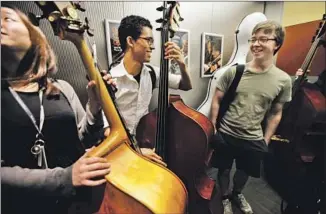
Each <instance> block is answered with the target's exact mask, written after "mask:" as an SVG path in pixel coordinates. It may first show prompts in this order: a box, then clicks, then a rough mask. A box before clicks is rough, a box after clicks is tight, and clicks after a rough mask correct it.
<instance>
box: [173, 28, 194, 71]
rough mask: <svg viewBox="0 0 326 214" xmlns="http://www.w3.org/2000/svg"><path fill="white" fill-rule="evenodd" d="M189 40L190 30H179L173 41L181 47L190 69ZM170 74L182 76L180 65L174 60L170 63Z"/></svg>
mask: <svg viewBox="0 0 326 214" xmlns="http://www.w3.org/2000/svg"><path fill="white" fill-rule="evenodd" d="M189 38H190V32H189V30H184V29H179V30H178V31H176V32H175V34H174V36H173V37H172V39H171V41H172V42H174V43H176V44H177V45H178V46H179V48H180V50H181V53H182V55H183V57H184V60H185V63H186V65H187V67H188V69H190V68H189V55H190V52H189V51H190V49H189V47H190V43H189ZM170 72H171V73H173V74H180V68H179V65H178V63H177V62H176V61H174V60H172V61H171V63H170Z"/></svg>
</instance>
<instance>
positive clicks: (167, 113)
mask: <svg viewBox="0 0 326 214" xmlns="http://www.w3.org/2000/svg"><path fill="white" fill-rule="evenodd" d="M169 4H170V6H169V8H167V3H166V2H164V5H163V6H162V7H159V8H158V9H157V10H158V11H163V18H161V19H159V20H158V22H161V23H162V26H161V28H159V30H161V44H162V47H161V67H160V80H159V81H160V82H159V95H158V97H159V102H158V108H157V109H156V110H154V111H153V112H150V113H149V114H147V115H145V116H144V117H142V118H141V120H140V122H139V124H138V126H137V129H136V138H137V141H138V142H139V143H140V144H141V145H142V147H150V148H155V152H156V153H157V154H158V155H160V156H161V157H162V158H163V161H165V162H167V165H168V168H169V169H170V170H172V171H173V172H174V173H176V175H178V177H180V178H181V180H182V181H183V182H184V183H185V185H186V188H187V190H188V193H189V200H188V205H189V206H188V209H187V211H188V213H210V212H209V211H208V210H209V208H208V206H206V207H203V206H200V205H201V204H202V203H201V200H204V199H203V197H202V195H201V194H200V193H201V190H198V189H200V187H199V186H198V184H199V185H200V182H199V180H200V178H199V177H200V175H201V174H202V172H203V171H204V167H205V160H206V156H207V153H208V143H209V141H210V139H211V137H212V136H213V132H214V130H213V124H212V123H211V122H210V120H208V118H207V117H205V116H204V115H203V114H201V113H199V112H197V111H195V110H194V109H191V108H189V107H188V106H186V105H185V104H184V102H183V101H182V99H181V97H180V96H179V95H171V96H170V97H169V94H168V68H169V66H168V63H169V61H168V60H166V59H164V47H163V45H164V44H165V43H166V42H167V41H168V39H169V35H168V34H169V32H170V33H171V34H170V38H172V37H173V33H174V32H175V31H176V28H177V26H178V23H176V22H178V21H179V20H182V18H181V17H180V13H179V11H180V10H179V3H176V2H169ZM153 130H156V132H155V131H153ZM213 185H214V184H213ZM204 197H205V196H204ZM207 205H208V203H207Z"/></svg>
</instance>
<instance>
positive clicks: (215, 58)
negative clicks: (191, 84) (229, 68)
mask: <svg viewBox="0 0 326 214" xmlns="http://www.w3.org/2000/svg"><path fill="white" fill-rule="evenodd" d="M223 42H224V36H223V35H220V34H214V33H203V34H202V44H201V45H202V49H201V53H202V54H201V77H211V76H212V75H213V73H214V72H215V71H218V69H219V68H220V67H221V66H222V60H223V59H222V56H223Z"/></svg>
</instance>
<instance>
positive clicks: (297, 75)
mask: <svg viewBox="0 0 326 214" xmlns="http://www.w3.org/2000/svg"><path fill="white" fill-rule="evenodd" d="M307 73H308V74H309V73H310V70H307ZM301 75H303V70H302V69H301V68H299V69H298V70H297V72H295V77H296V78H298V77H299V76H301Z"/></svg>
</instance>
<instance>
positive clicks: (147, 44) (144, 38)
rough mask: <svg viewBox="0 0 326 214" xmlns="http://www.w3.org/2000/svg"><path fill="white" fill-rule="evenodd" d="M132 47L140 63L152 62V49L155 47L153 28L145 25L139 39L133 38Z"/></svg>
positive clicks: (135, 57)
mask: <svg viewBox="0 0 326 214" xmlns="http://www.w3.org/2000/svg"><path fill="white" fill-rule="evenodd" d="M132 43H133V47H132V48H131V51H132V54H133V56H134V59H135V60H137V61H138V62H140V63H145V62H150V60H151V57H152V50H153V49H154V44H153V43H154V38H153V32H152V29H151V28H149V27H143V29H142V32H141V34H140V36H139V38H138V39H137V40H132Z"/></svg>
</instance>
